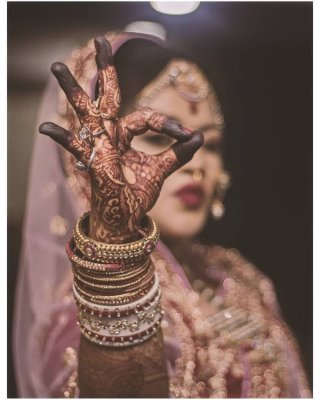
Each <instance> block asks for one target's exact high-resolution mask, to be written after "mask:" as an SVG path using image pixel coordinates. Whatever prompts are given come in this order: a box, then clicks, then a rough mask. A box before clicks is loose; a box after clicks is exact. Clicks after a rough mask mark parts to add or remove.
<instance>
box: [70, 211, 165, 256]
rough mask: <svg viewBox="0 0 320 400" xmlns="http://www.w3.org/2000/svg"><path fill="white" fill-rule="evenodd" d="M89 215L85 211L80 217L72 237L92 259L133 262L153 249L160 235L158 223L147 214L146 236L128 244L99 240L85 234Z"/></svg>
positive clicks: (78, 246)
mask: <svg viewBox="0 0 320 400" xmlns="http://www.w3.org/2000/svg"><path fill="white" fill-rule="evenodd" d="M89 216H90V214H89V213H85V214H84V215H83V217H81V218H79V220H78V221H77V223H76V225H75V228H74V230H73V236H72V237H73V240H74V242H75V244H76V247H77V248H78V249H79V250H80V251H81V252H82V253H83V254H85V255H86V257H88V258H90V260H91V261H95V260H97V261H99V262H100V261H102V262H111V263H114V262H115V263H117V262H121V263H128V262H129V263H131V262H132V261H138V260H141V259H143V258H145V257H147V256H148V255H149V254H150V253H151V252H152V251H153V249H154V248H155V247H156V244H157V241H158V239H159V237H160V234H159V230H158V228H157V225H156V224H155V222H154V221H153V220H152V219H151V218H150V217H148V216H146V217H145V219H146V221H147V226H148V231H149V233H148V234H147V236H146V237H143V238H142V239H140V240H137V241H135V242H131V243H126V244H106V243H102V242H97V241H96V240H93V239H90V238H89V237H88V236H87V235H86V234H85V231H87V230H88V229H87V227H88V222H89ZM143 222H144V221H143Z"/></svg>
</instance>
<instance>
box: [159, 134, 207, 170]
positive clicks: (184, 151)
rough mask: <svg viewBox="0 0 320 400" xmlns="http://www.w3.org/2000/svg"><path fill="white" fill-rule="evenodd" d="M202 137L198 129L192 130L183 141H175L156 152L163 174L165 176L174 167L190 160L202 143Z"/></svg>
mask: <svg viewBox="0 0 320 400" xmlns="http://www.w3.org/2000/svg"><path fill="white" fill-rule="evenodd" d="M203 142H204V137H203V133H202V132H200V131H195V132H193V133H192V134H191V135H190V136H189V139H188V140H187V141H185V142H177V143H175V144H173V145H172V146H171V147H170V148H169V149H167V150H165V151H163V152H162V153H160V154H158V155H157V156H156V157H158V159H159V161H160V164H161V165H163V168H162V169H161V170H162V171H161V172H162V173H163V175H164V176H165V177H167V176H168V175H170V174H172V172H174V171H175V170H176V169H178V168H180V167H181V166H182V165H184V164H186V163H187V162H188V161H190V160H191V159H192V157H193V155H194V153H195V152H196V151H197V150H198V149H199V148H200V147H201V146H202V145H203Z"/></svg>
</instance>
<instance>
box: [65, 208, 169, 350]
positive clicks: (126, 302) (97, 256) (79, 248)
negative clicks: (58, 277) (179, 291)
mask: <svg viewBox="0 0 320 400" xmlns="http://www.w3.org/2000/svg"><path fill="white" fill-rule="evenodd" d="M89 218H90V214H89V213H85V214H84V215H83V216H82V217H81V218H79V220H78V221H77V223H76V225H75V228H74V230H73V235H72V238H71V240H70V241H69V242H68V243H67V246H66V251H67V254H68V257H69V259H70V261H71V263H72V270H73V273H74V284H73V292H74V297H75V300H76V303H77V306H78V324H79V327H80V330H81V332H82V334H83V335H84V336H85V337H86V338H87V339H88V340H90V341H92V342H93V343H96V344H100V345H103V346H109V347H119V346H130V345H134V344H138V343H142V342H144V341H145V340H147V339H148V338H149V337H151V336H152V335H153V334H154V333H155V332H156V331H157V328H158V327H159V326H160V322H161V318H162V314H163V312H162V311H161V303H160V301H161V293H160V286H159V279H158V277H157V274H156V273H155V270H154V266H153V264H152V262H151V260H150V253H151V252H152V250H153V249H154V248H155V246H156V244H157V241H158V239H159V231H158V228H157V226H156V224H155V222H154V221H153V220H152V219H151V218H150V217H148V216H146V217H145V218H144V219H143V221H142V226H141V228H142V232H143V235H141V236H142V237H141V238H140V239H139V240H136V241H134V242H131V243H124V244H108V243H102V242H98V241H96V240H93V239H91V238H89V237H88V236H87V232H88V227H89Z"/></svg>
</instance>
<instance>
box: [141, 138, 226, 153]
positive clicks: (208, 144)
mask: <svg viewBox="0 0 320 400" xmlns="http://www.w3.org/2000/svg"><path fill="white" fill-rule="evenodd" d="M142 139H143V140H144V141H145V142H146V143H148V144H150V145H153V146H157V147H169V146H171V145H172V144H173V143H174V140H173V139H171V138H169V137H168V136H165V135H158V134H155V135H144V136H142ZM203 149H204V150H206V151H208V152H209V153H219V152H220V151H221V141H217V140H208V141H205V142H204V144H203Z"/></svg>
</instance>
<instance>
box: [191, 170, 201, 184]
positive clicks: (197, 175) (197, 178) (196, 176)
mask: <svg viewBox="0 0 320 400" xmlns="http://www.w3.org/2000/svg"><path fill="white" fill-rule="evenodd" d="M192 178H193V180H194V181H196V182H199V181H201V180H202V178H203V172H202V171H201V169H195V170H194V171H193V172H192Z"/></svg>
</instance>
